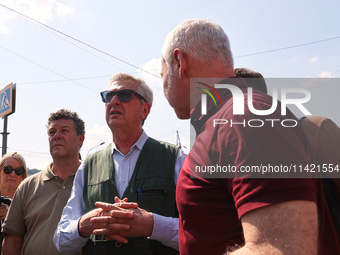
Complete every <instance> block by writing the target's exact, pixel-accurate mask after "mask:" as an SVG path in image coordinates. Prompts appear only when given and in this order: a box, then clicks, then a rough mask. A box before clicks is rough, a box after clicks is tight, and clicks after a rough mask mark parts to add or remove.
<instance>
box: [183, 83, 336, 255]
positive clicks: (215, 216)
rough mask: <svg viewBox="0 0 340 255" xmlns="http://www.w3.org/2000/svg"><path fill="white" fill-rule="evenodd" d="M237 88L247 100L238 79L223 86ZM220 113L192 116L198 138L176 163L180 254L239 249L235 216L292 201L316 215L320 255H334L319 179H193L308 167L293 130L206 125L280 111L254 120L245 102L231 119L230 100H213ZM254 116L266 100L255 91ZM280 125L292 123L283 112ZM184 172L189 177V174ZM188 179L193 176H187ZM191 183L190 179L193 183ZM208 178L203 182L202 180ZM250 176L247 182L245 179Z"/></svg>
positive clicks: (303, 144)
mask: <svg viewBox="0 0 340 255" xmlns="http://www.w3.org/2000/svg"><path fill="white" fill-rule="evenodd" d="M228 84H237V85H238V87H240V88H242V90H243V92H244V93H245V98H247V95H246V85H244V84H243V80H242V79H236V81H234V80H233V81H228ZM219 94H220V95H221V98H222V101H223V103H224V104H223V106H222V107H216V106H214V105H208V114H207V116H203V117H202V116H200V113H201V112H200V109H199V107H198V108H196V109H195V110H194V112H193V113H192V120H193V123H194V125H195V128H196V132H197V134H198V136H197V138H196V141H195V144H194V146H193V148H192V150H191V152H190V154H189V156H188V157H187V159H186V161H185V162H184V164H183V167H182V170H181V173H180V176H179V179H178V185H177V190H176V194H177V195H176V200H177V205H178V210H179V212H180V229H179V242H180V251H181V254H182V255H187V254H201V252H202V251H203V250H204V251H209V254H223V253H224V252H225V251H226V248H227V247H230V246H232V247H234V246H235V245H241V246H243V245H244V238H243V231H242V226H241V221H240V219H241V217H242V215H244V214H245V213H247V212H249V211H252V210H255V209H257V208H261V207H264V206H268V205H272V204H277V203H281V202H286V201H293V200H306V201H313V202H316V203H317V205H318V209H319V216H320V219H321V221H320V227H319V230H320V233H319V247H320V251H319V252H320V253H319V254H340V249H339V247H338V244H337V241H336V237H335V232H334V229H333V226H332V222H331V219H330V215H329V211H328V209H327V206H326V204H325V201H324V197H323V193H322V187H321V185H320V180H317V179H287V178H284V177H285V176H283V175H281V176H280V175H277V176H279V177H282V179H278V178H276V179H264V178H255V179H253V178H254V177H259V176H258V175H257V174H246V175H244V174H239V173H229V174H227V173H222V174H215V175H214V174H210V173H208V174H207V173H205V174H202V173H197V172H195V171H194V169H195V167H196V166H216V164H218V165H219V166H228V165H230V166H235V167H236V168H237V169H240V167H241V166H260V165H261V164H262V165H269V164H270V165H272V166H280V165H281V164H283V165H288V164H289V165H290V164H303V165H306V164H310V163H315V162H314V156H313V154H312V152H311V150H310V148H309V145H308V142H307V141H306V139H305V135H304V133H303V130H302V129H301V127H300V126H299V125H298V126H297V127H295V128H287V127H283V126H282V125H276V126H275V127H271V125H270V123H269V124H268V123H266V124H267V125H264V126H263V127H261V128H251V127H248V126H247V127H243V125H234V126H233V127H231V126H230V123H229V125H228V124H226V125H217V126H216V127H214V126H213V120H214V119H224V120H228V121H230V120H233V121H234V122H238V123H242V122H243V120H244V119H246V120H249V119H261V120H263V121H265V119H282V118H283V116H281V113H280V106H278V109H277V110H276V111H275V112H274V113H273V114H271V115H270V116H255V115H253V114H252V113H251V112H250V111H249V109H248V106H247V100H245V104H244V106H245V115H241V116H240V115H237V116H236V115H233V112H232V103H233V101H232V99H231V93H229V91H228V90H226V89H225V90H224V92H222V93H221V92H220V93H219ZM253 105H254V107H255V108H256V109H269V108H270V107H271V105H272V102H271V97H269V96H267V95H265V94H263V93H260V92H256V93H254V94H253ZM284 119H296V118H295V116H293V114H292V113H291V112H289V111H288V112H287V116H284ZM190 169H191V173H190ZM190 174H191V175H192V176H190ZM192 177H196V178H192ZM207 177H208V178H207ZM214 177H218V178H214ZM250 177H251V178H250Z"/></svg>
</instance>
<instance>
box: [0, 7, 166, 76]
mask: <svg viewBox="0 0 340 255" xmlns="http://www.w3.org/2000/svg"><path fill="white" fill-rule="evenodd" d="M0 6H2V7H4V8H6V9H8V10H10V11H12V12H14V13H16V14H18V15H20V16H22V17H24V18H26V19H28V20H30V21H33V22H35V23H38V24H39V25H41V26H44V27H46V28H48V29H50V30H52V31H54V32H56V33H59V34H61V35H63V36H65V37H67V38H70V39H72V40H74V41H76V42H78V43H80V44H83V45H85V46H87V47H89V48H91V49H93V50H95V51H98V52H100V53H102V54H104V55H106V56H109V57H111V58H114V59H116V60H118V61H120V62H122V63H124V64H126V65H129V66H131V67H134V68H136V69H138V70H140V71H142V72H145V73H148V74H150V75H152V76H154V77H156V78H159V79H162V78H161V77H159V76H158V75H155V74H153V73H150V72H148V71H146V70H143V69H142V68H140V67H138V66H136V65H133V64H131V63H129V62H127V61H125V60H123V59H120V58H118V57H116V56H113V55H112V54H110V53H107V52H105V51H103V50H101V49H98V48H96V47H94V46H92V45H90V44H88V43H85V42H83V41H81V40H79V39H77V38H75V37H73V36H70V35H68V34H66V33H64V32H61V31H60V30H58V29H55V28H53V27H51V26H48V25H46V24H44V23H42V22H40V21H38V20H36V19H33V18H31V17H29V16H27V15H25V14H23V13H21V12H18V11H16V10H14V9H12V8H10V7H8V6H6V5H4V4H1V3H0Z"/></svg>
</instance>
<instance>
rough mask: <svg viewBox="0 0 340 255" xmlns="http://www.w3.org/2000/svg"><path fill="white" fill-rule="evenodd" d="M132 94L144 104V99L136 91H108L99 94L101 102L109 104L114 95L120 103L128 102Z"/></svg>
mask: <svg viewBox="0 0 340 255" xmlns="http://www.w3.org/2000/svg"><path fill="white" fill-rule="evenodd" d="M132 94H134V95H135V96H136V97H138V98H139V99H141V100H144V101H145V102H146V99H145V98H144V97H143V96H142V95H140V94H138V93H137V92H136V91H133V90H131V89H121V90H118V91H110V90H108V91H103V92H100V95H101V96H102V100H103V102H104V103H110V102H111V100H112V98H113V97H114V96H115V95H117V97H118V99H119V100H120V101H121V102H129V101H130V99H131V95H132Z"/></svg>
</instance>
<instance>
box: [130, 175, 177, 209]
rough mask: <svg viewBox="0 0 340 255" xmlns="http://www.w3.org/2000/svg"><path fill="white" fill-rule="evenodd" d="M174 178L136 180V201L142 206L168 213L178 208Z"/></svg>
mask: <svg viewBox="0 0 340 255" xmlns="http://www.w3.org/2000/svg"><path fill="white" fill-rule="evenodd" d="M174 187H175V183H174V180H172V179H168V178H162V177H151V178H148V179H140V180H136V182H135V189H134V190H135V196H136V202H137V203H138V205H139V207H140V208H143V209H145V210H147V211H151V212H155V213H158V214H161V215H167V214H168V213H169V212H172V211H173V210H174V209H173V208H176V205H175V197H174V195H175V193H174Z"/></svg>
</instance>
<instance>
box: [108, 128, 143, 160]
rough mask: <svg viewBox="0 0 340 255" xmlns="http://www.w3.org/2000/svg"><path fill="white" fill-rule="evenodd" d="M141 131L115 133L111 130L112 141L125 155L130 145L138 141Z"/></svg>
mask: <svg viewBox="0 0 340 255" xmlns="http://www.w3.org/2000/svg"><path fill="white" fill-rule="evenodd" d="M142 133H143V130H140V131H138V132H135V133H134V134H131V133H130V134H127V133H125V134H117V133H114V132H112V137H113V142H114V143H115V145H116V147H117V149H118V150H119V151H120V152H121V153H123V154H124V155H127V154H128V153H129V152H130V149H131V147H132V146H133V145H134V144H135V143H136V142H137V141H138V139H139V137H140V136H141V135H142Z"/></svg>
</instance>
